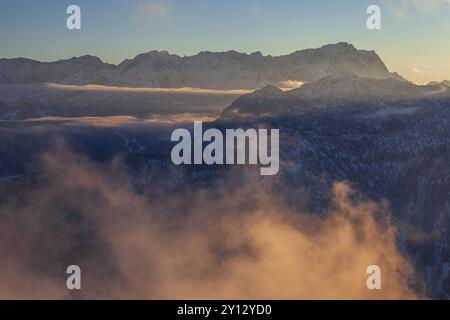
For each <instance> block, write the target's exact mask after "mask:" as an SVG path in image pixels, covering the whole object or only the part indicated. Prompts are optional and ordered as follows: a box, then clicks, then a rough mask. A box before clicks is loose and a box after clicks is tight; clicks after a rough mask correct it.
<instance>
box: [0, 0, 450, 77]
mask: <svg viewBox="0 0 450 320" xmlns="http://www.w3.org/2000/svg"><path fill="white" fill-rule="evenodd" d="M68 4H69V3H68V2H67V1H52V0H41V1H32V0H15V1H3V2H2V10H0V39H2V41H1V42H2V45H1V46H0V58H18V57H25V58H30V59H35V60H39V61H44V62H48V61H56V60H61V59H67V58H70V57H74V56H83V55H86V54H90V55H93V56H97V57H99V58H101V59H102V61H104V62H107V63H113V64H118V63H120V62H122V61H123V60H125V59H130V58H133V57H135V56H136V55H138V54H140V53H144V52H149V51H152V50H166V51H168V52H170V53H172V54H177V55H179V56H191V55H194V54H197V53H198V52H201V51H211V52H224V51H229V50H235V51H238V52H243V53H248V54H249V53H252V52H255V51H260V52H261V53H263V54H264V55H272V56H280V55H286V54H289V53H292V52H294V51H297V50H303V49H307V48H318V47H321V46H323V45H326V44H331V43H338V42H348V43H351V44H353V45H354V46H355V47H356V48H358V49H365V50H374V51H375V52H376V53H377V54H378V55H379V56H380V58H381V59H382V60H383V62H384V63H385V64H386V66H387V67H388V69H389V70H390V71H391V72H397V73H399V74H400V75H401V76H402V77H404V78H406V79H408V80H410V81H412V82H414V83H419V84H425V83H428V82H431V81H443V80H449V79H450V59H449V57H450V41H448V38H449V35H450V1H449V0H343V1H332V2H331V1H329V0H298V1H288V0H277V1H275V0H229V1H223V2H218V1H205V0H191V1H182V0H128V1H121V0H96V1H88V0H77V1H76V4H78V5H79V6H80V8H81V10H82V29H81V30H79V31H69V30H67V28H66V27H65V19H66V13H65V9H66V7H67V5H68ZM70 4H71V3H70ZM373 4H375V5H379V6H380V8H381V13H382V29H381V30H379V31H370V30H368V29H367V28H366V19H367V13H366V9H367V7H368V6H369V5H373ZM230 21H232V22H233V23H230ZM417 71H420V72H417Z"/></svg>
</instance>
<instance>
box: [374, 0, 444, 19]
mask: <svg viewBox="0 0 450 320" xmlns="http://www.w3.org/2000/svg"><path fill="white" fill-rule="evenodd" d="M383 4H384V5H385V7H386V8H387V9H388V10H389V11H390V12H391V13H392V14H394V15H395V16H397V17H398V18H406V17H408V16H409V14H410V13H411V12H413V11H418V12H420V13H422V14H435V13H437V12H439V10H441V9H443V8H444V7H450V0H383Z"/></svg>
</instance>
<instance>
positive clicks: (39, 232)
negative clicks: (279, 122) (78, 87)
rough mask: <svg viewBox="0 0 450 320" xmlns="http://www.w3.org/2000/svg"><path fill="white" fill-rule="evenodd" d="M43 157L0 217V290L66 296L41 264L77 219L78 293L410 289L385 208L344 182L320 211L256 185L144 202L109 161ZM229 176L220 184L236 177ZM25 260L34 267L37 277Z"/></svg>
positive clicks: (215, 295) (239, 294) (284, 295)
mask: <svg viewBox="0 0 450 320" xmlns="http://www.w3.org/2000/svg"><path fill="white" fill-rule="evenodd" d="M57 145H58V144H57ZM43 161H44V171H43V173H42V174H43V176H42V177H43V178H44V179H45V181H46V182H47V183H46V184H45V185H43V186H42V187H40V188H38V189H35V190H33V191H31V192H29V193H28V194H26V199H25V200H24V201H21V202H18V203H16V205H15V207H14V208H10V211H9V212H11V213H14V214H10V215H7V216H6V217H3V218H2V223H1V224H0V240H2V241H0V257H1V258H2V261H4V263H2V264H1V265H0V275H6V274H7V275H8V276H7V279H2V281H0V297H2V298H34V299H36V298H40V299H41V298H71V295H70V293H69V292H68V291H67V290H66V288H65V281H64V279H63V278H62V275H61V274H60V273H58V272H57V271H56V272H55V271H51V270H58V267H57V266H58V264H57V265H55V266H53V267H52V266H50V267H49V266H48V263H49V261H50V262H51V263H53V264H55V263H56V262H55V261H59V258H61V257H66V256H67V254H69V253H70V252H71V250H72V249H73V248H74V246H75V247H76V245H77V244H76V241H77V240H76V239H78V237H79V236H80V233H79V232H81V231H82V230H86V227H88V229H87V230H88V231H89V230H91V229H92V230H94V231H95V234H92V235H90V234H89V233H88V234H85V235H86V236H88V238H87V239H88V244H89V246H87V247H86V248H87V251H86V252H84V253H83V255H81V256H79V257H78V259H77V263H78V264H79V265H80V266H81V267H82V268H83V270H84V273H83V274H84V281H85V283H88V284H89V286H88V287H86V288H85V289H84V290H83V291H81V294H82V296H83V298H91V299H92V298H95V299H102V298H106V299H118V298H121V299H129V298H137V299H413V298H416V297H417V295H416V293H415V292H414V291H413V290H412V289H411V288H410V282H409V281H410V279H411V277H412V276H413V270H412V268H411V266H410V265H409V263H408V262H407V260H406V259H405V258H404V257H403V255H402V254H401V252H400V251H399V250H398V248H397V246H396V240H395V238H396V230H395V228H394V227H393V226H392V225H391V224H390V223H389V221H388V219H387V216H386V214H387V211H386V210H387V209H386V206H385V205H383V204H379V203H375V202H372V201H368V200H367V201H364V200H360V201H355V200H351V199H353V198H352V195H353V192H354V191H353V190H352V189H351V188H350V187H349V186H348V185H347V184H345V183H337V184H335V186H334V188H333V190H332V194H333V201H332V205H331V207H330V211H329V214H328V215H327V216H325V217H318V216H313V215H311V214H308V213H307V212H295V213H294V212H291V211H290V210H289V209H287V208H286V207H285V205H284V204H283V203H280V202H279V201H278V200H277V197H276V194H274V193H272V194H271V193H269V192H267V190H264V189H263V187H261V188H257V189H255V186H261V184H258V183H254V182H251V183H249V185H245V186H241V187H239V188H237V189H235V190H234V191H233V189H227V190H228V191H227V192H225V194H227V196H223V195H222V196H218V195H217V194H214V192H213V191H208V190H203V191H199V190H197V191H195V192H189V191H188V192H186V193H177V194H176V195H175V194H172V195H171V196H170V197H163V198H157V199H153V196H152V195H151V194H147V195H145V196H143V195H137V194H135V193H133V192H132V191H130V189H129V187H128V186H127V184H126V183H125V184H124V181H123V179H121V178H119V177H122V176H123V175H122V173H121V172H120V168H119V167H117V166H114V165H113V166H112V167H111V168H109V169H107V170H105V168H103V169H102V168H98V166H96V165H94V164H92V163H90V162H89V160H87V159H84V158H80V157H79V156H76V155H74V154H73V153H71V152H69V151H68V150H67V149H65V148H62V147H57V148H56V149H55V150H54V151H53V152H50V153H47V154H45V155H44V156H43ZM228 179H229V180H227V182H226V183H225V184H224V186H223V187H224V188H225V187H226V186H227V185H228V186H230V183H231V186H233V185H234V184H233V181H234V182H237V181H242V180H241V176H238V177H236V178H234V177H233V175H232V174H230V175H228ZM223 191H226V190H225V189H224V190H223ZM220 194H222V193H220ZM92 195H95V197H93V196H92ZM55 203H57V204H58V205H57V206H55ZM244 203H247V205H243V204H244ZM248 204H251V205H250V206H249V205H248ZM61 208H77V210H78V211H77V212H79V215H80V216H79V219H81V221H85V223H87V225H85V226H84V227H83V224H81V225H77V224H76V223H75V224H74V221H75V220H73V219H67V217H66V214H65V213H64V210H61ZM181 208H182V212H181V211H180V210H181ZM125 213H126V214H125ZM385 217H386V219H385ZM30 219H31V220H30ZM86 219H87V220H86ZM76 221H78V220H76ZM76 221H75V222H76ZM55 230H58V232H55ZM84 232H86V231H84ZM17 233H19V234H21V235H23V236H22V237H20V238H17V237H13V236H12V235H13V234H17ZM82 234H84V233H82ZM56 238H57V239H58V240H57V241H55V239H56ZM9 239H15V240H14V241H15V245H14V246H11V245H10V244H9V242H8V240H9ZM74 241H75V243H74ZM36 246H38V247H39V250H36V248H37V247H36ZM69 256H72V255H69ZM99 257H101V259H100V258H99ZM31 262H32V263H31ZM373 264H376V265H379V266H380V267H381V269H382V272H383V273H382V279H383V280H382V285H383V287H382V290H369V289H367V287H366V280H367V277H368V275H367V273H366V269H367V267H368V266H369V265H373ZM32 266H36V267H39V268H41V269H40V271H39V272H37V273H36V274H35V273H34V269H33V267H32ZM46 268H50V269H49V271H47V272H46V273H42V270H46ZM23 274H27V275H28V277H27V278H24V277H23ZM43 275H44V276H43ZM45 275H46V276H45Z"/></svg>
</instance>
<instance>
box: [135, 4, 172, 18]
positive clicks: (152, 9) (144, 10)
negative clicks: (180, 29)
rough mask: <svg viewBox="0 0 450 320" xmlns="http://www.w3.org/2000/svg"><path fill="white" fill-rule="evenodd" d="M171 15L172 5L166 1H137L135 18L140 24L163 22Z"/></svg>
mask: <svg viewBox="0 0 450 320" xmlns="http://www.w3.org/2000/svg"><path fill="white" fill-rule="evenodd" d="M172 13H173V7H172V5H171V4H170V3H169V2H167V1H144V0H142V1H139V2H138V3H137V6H136V11H135V16H136V18H137V19H138V21H140V22H149V21H152V20H165V19H167V18H169V17H170V15H171V14H172Z"/></svg>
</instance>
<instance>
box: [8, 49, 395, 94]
mask: <svg viewBox="0 0 450 320" xmlns="http://www.w3.org/2000/svg"><path fill="white" fill-rule="evenodd" d="M339 73H346V74H352V75H356V76H359V77H370V78H374V79H386V78H392V79H397V80H402V78H401V77H400V76H399V75H397V74H395V73H391V72H389V70H388V69H387V67H386V66H385V64H384V63H383V61H382V60H381V59H380V57H379V56H378V55H377V54H376V53H375V52H374V51H366V50H358V49H356V48H355V47H354V46H353V45H351V44H348V43H337V44H331V45H326V46H323V47H321V48H318V49H307V50H301V51H296V52H294V53H291V54H288V55H285V56H278V57H273V56H264V55H262V54H261V53H260V52H255V53H252V54H245V53H239V52H236V51H227V52H206V51H205V52H200V53H199V54H197V55H194V56H184V57H180V56H178V55H174V54H170V53H168V52H166V51H150V52H147V53H143V54H139V55H137V56H136V57H135V58H134V59H130V60H129V59H127V60H125V61H123V62H122V63H120V64H119V65H111V64H107V63H104V62H102V61H101V60H100V59H99V58H97V57H94V56H83V57H79V58H71V59H67V60H60V61H56V62H39V61H35V60H30V59H25V58H18V59H0V83H3V84H24V83H42V82H53V83H63V84H101V85H114V86H129V87H158V88H178V87H198V88H212V89H257V88H261V87H263V86H265V85H275V86H279V87H283V86H285V84H286V83H289V82H314V81H317V80H319V79H321V78H324V77H327V76H330V75H335V74H339Z"/></svg>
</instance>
